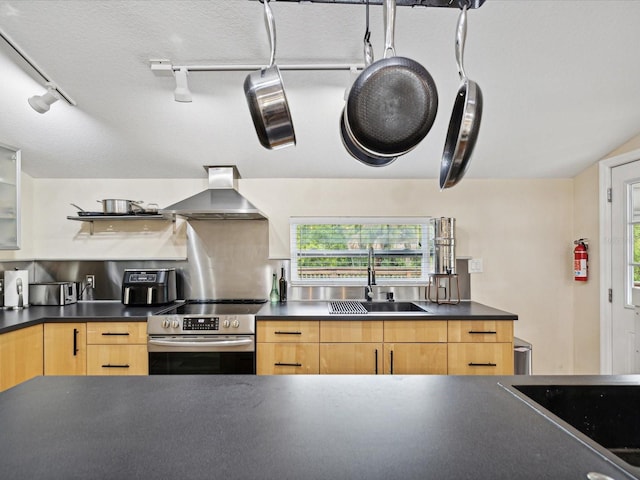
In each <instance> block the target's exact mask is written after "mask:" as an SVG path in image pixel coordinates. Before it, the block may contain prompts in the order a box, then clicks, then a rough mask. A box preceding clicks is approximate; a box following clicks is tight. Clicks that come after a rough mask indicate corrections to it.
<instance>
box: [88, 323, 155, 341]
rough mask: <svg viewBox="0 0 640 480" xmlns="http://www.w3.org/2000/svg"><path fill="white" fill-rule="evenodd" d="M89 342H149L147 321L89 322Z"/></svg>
mask: <svg viewBox="0 0 640 480" xmlns="http://www.w3.org/2000/svg"><path fill="white" fill-rule="evenodd" d="M87 344H91V345H96V344H100V345H125V344H145V345H146V344H147V323H146V322H88V323H87Z"/></svg>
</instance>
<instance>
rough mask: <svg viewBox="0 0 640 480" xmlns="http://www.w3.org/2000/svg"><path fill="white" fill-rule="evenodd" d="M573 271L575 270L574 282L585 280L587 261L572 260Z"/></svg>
mask: <svg viewBox="0 0 640 480" xmlns="http://www.w3.org/2000/svg"><path fill="white" fill-rule="evenodd" d="M573 269H574V270H575V278H576V280H586V279H587V260H586V259H579V260H574V261H573Z"/></svg>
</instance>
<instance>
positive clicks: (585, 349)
mask: <svg viewBox="0 0 640 480" xmlns="http://www.w3.org/2000/svg"><path fill="white" fill-rule="evenodd" d="M598 189H599V176H598V164H594V165H592V166H591V167H590V168H588V169H587V170H585V171H584V172H582V173H581V174H580V175H578V176H577V177H575V178H574V195H573V205H574V226H573V231H574V239H578V238H588V239H589V250H588V254H589V280H588V281H587V282H574V289H573V318H574V325H573V338H574V341H573V349H574V351H573V358H574V373H575V374H598V373H600V281H599V280H600V255H599V251H600V226H599V202H598Z"/></svg>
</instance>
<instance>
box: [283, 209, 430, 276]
mask: <svg viewBox="0 0 640 480" xmlns="http://www.w3.org/2000/svg"><path fill="white" fill-rule="evenodd" d="M333 220H334V221H331V219H327V220H326V223H320V222H321V220H318V219H312V220H307V219H292V221H291V250H292V255H291V260H292V281H294V282H295V281H298V282H302V283H304V282H305V281H308V282H319V283H332V282H338V283H340V282H342V283H345V282H347V281H349V280H358V281H360V280H366V278H367V266H368V258H369V255H368V253H369V247H373V249H374V257H375V258H374V267H375V270H376V279H377V281H378V283H380V282H382V283H384V282H385V281H389V282H394V281H405V282H407V281H422V280H424V279H426V278H427V267H428V260H429V249H428V243H429V235H428V229H429V223H428V219H426V218H422V219H415V218H412V219H366V221H363V220H362V219H354V221H353V223H341V222H339V221H336V219H333ZM355 220H357V221H355ZM358 283H359V282H358Z"/></svg>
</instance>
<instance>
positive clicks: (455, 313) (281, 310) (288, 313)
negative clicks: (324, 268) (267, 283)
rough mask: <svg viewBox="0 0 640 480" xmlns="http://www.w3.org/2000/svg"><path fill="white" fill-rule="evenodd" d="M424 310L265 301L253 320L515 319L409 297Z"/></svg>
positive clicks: (483, 308)
mask: <svg viewBox="0 0 640 480" xmlns="http://www.w3.org/2000/svg"><path fill="white" fill-rule="evenodd" d="M413 303H415V304H417V305H420V306H421V307H423V308H425V309H426V310H427V311H426V312H424V313H417V312H411V313H409V314H406V313H403V314H398V313H395V314H388V313H368V314H365V315H332V314H330V313H329V306H328V304H329V300H322V301H300V302H285V303H275V304H271V303H267V304H265V306H264V307H262V309H261V310H260V311H259V312H258V315H257V316H256V320H275V319H282V318H283V317H299V318H290V319H291V320H302V319H306V320H375V319H376V318H384V319H385V320H388V319H389V318H397V319H398V320H407V319H412V320H473V319H474V318H475V317H482V319H487V320H517V319H518V315H516V314H514V313H509V312H505V311H503V310H498V309H496V308H492V307H489V306H487V305H483V304H482V303H478V302H471V301H462V302H460V303H459V304H457V305H437V304H435V303H430V302H426V301H413Z"/></svg>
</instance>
